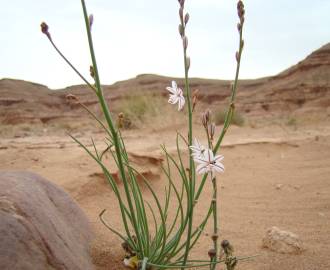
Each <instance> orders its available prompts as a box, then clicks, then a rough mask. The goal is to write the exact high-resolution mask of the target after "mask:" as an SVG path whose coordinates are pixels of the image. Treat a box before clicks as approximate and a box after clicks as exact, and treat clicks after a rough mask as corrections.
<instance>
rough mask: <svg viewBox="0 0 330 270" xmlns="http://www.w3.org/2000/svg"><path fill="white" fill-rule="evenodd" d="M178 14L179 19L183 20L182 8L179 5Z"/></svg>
mask: <svg viewBox="0 0 330 270" xmlns="http://www.w3.org/2000/svg"><path fill="white" fill-rule="evenodd" d="M179 16H180V19H181V20H183V8H182V7H180V9H179Z"/></svg>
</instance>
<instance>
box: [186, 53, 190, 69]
mask: <svg viewBox="0 0 330 270" xmlns="http://www.w3.org/2000/svg"><path fill="white" fill-rule="evenodd" d="M186 68H187V70H189V68H190V57H189V56H187V58H186Z"/></svg>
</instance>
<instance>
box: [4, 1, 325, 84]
mask: <svg viewBox="0 0 330 270" xmlns="http://www.w3.org/2000/svg"><path fill="white" fill-rule="evenodd" d="M86 2H87V8H88V11H89V13H92V14H93V15H94V25H93V37H94V41H95V47H96V55H97V58H98V65H99V69H100V72H101V80H102V82H103V83H104V84H111V83H114V82H116V81H119V80H125V79H128V78H132V77H135V76H136V75H138V74H141V73H156V74H161V75H167V76H176V77H181V76H183V64H182V48H181V41H180V37H179V34H178V31H177V28H178V23H179V18H178V8H179V5H178V1H177V0H126V1H124V0H122V1H114V0H87V1H86ZM244 2H245V7H246V24H245V33H244V37H245V45H246V46H245V51H244V55H243V60H242V61H243V62H242V69H241V76H240V77H241V78H256V77H262V76H267V75H275V74H276V73H279V72H281V71H282V70H284V69H286V68H288V67H289V66H291V65H293V64H295V63H297V62H298V61H300V60H302V59H303V58H304V57H306V56H307V55H308V54H309V53H311V52H312V51H314V50H316V49H318V48H319V47H321V46H322V45H324V44H326V43H328V42H330V28H329V25H330V15H329V14H330V0H313V1H310V0H268V1H265V0H246V1H244ZM186 10H187V11H188V12H189V13H190V22H189V24H188V28H187V36H188V39H189V48H188V53H189V55H190V57H191V70H190V71H191V72H190V75H191V76H194V77H205V78H218V79H232V78H233V76H234V69H235V61H234V55H235V51H236V50H237V40H238V34H237V31H236V24H237V20H238V19H237V15H236V1H232V0H186ZM42 21H45V22H47V24H48V25H49V27H50V29H49V30H50V32H51V35H52V37H53V40H54V41H55V43H56V44H57V45H58V47H59V48H61V50H62V51H63V53H64V54H65V55H66V56H67V57H68V58H69V59H70V60H71V61H72V62H73V63H74V65H76V67H77V68H78V69H79V70H80V71H81V72H82V73H83V74H86V76H87V77H88V74H89V72H88V70H89V65H90V58H89V54H88V44H87V39H86V33H85V29H84V22H83V14H82V10H81V6H80V1H79V0H56V1H55V0H33V1H27V0H10V1H2V5H1V9H0V22H1V26H2V27H1V28H2V30H1V35H0V44H1V45H0V46H1V48H0V61H1V63H0V78H3V77H9V78H17V79H24V80H29V81H34V82H37V83H41V84H45V85H47V86H49V87H51V88H62V87H66V86H69V85H72V84H80V83H82V82H81V80H80V79H79V78H78V77H77V76H76V75H75V74H74V73H73V72H72V71H71V70H70V68H69V67H68V66H67V65H66V64H65V63H64V62H63V60H62V59H60V57H58V55H57V54H56V52H55V51H54V50H53V49H52V47H51V45H50V44H49V42H48V41H47V39H46V38H45V37H44V36H43V35H42V34H41V33H40V26H39V25H40V23H41V22H42Z"/></svg>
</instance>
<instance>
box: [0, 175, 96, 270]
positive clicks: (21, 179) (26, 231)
mask: <svg viewBox="0 0 330 270" xmlns="http://www.w3.org/2000/svg"><path fill="white" fill-rule="evenodd" d="M0 235H1V240H0V269H1V270H48V269H56V270H57V269H61V270H62V269H68V270H80V269H81V270H89V269H94V267H93V264H92V262H91V257H90V255H89V242H90V240H91V238H92V230H91V227H90V224H89V221H88V220H87V218H86V216H85V214H84V213H83V212H82V210H81V209H80V208H79V206H78V205H77V204H76V203H75V202H74V201H73V200H72V199H71V198H70V197H69V195H68V194H67V193H65V192H64V191H63V190H61V189H60V188H58V187H57V186H55V185H54V184H52V183H50V182H49V181H47V180H46V179H44V178H42V177H41V176H39V175H36V174H34V173H30V172H0Z"/></svg>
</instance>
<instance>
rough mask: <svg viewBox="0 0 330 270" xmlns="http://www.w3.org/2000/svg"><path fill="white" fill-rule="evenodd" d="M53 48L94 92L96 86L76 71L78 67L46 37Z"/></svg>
mask: <svg viewBox="0 0 330 270" xmlns="http://www.w3.org/2000/svg"><path fill="white" fill-rule="evenodd" d="M48 39H49V41H50V43H51V44H52V46H53V47H54V49H55V50H56V51H57V53H58V54H59V55H60V56H61V57H62V58H63V60H64V61H65V62H66V63H67V64H68V65H69V66H70V67H71V68H72V69H73V71H74V72H76V74H77V75H78V76H79V77H80V78H81V79H82V80H83V81H84V82H85V83H86V84H87V85H88V86H89V87H90V88H91V89H92V90H93V91H95V92H96V88H95V87H94V86H93V85H91V84H90V82H89V81H87V79H86V78H85V77H84V76H83V75H82V74H81V73H80V72H79V71H78V69H76V68H75V66H74V65H73V64H72V63H71V62H70V61H69V59H68V58H66V57H65V55H64V54H63V53H62V52H61V51H60V49H59V48H57V46H56V45H55V43H54V41H53V40H52V39H51V38H48Z"/></svg>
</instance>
